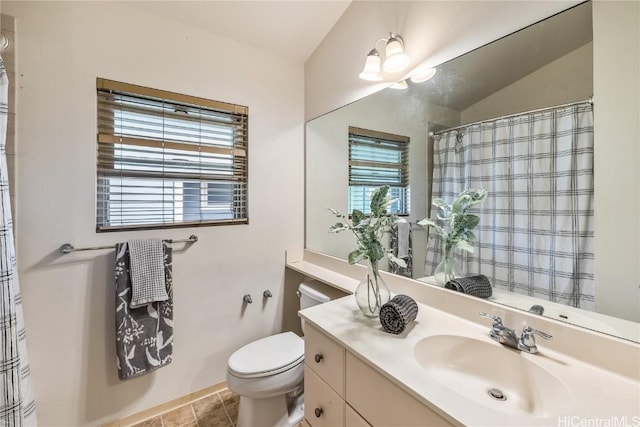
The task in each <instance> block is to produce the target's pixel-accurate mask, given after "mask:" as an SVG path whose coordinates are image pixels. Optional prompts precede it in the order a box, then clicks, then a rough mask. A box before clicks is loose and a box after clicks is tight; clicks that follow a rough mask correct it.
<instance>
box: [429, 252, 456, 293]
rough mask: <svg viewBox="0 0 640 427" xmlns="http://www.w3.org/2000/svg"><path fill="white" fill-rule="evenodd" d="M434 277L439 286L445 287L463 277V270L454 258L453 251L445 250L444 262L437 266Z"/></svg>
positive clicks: (441, 261)
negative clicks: (449, 282) (451, 281)
mask: <svg viewBox="0 0 640 427" xmlns="http://www.w3.org/2000/svg"><path fill="white" fill-rule="evenodd" d="M433 276H434V278H435V280H436V283H437V284H438V286H442V287H444V285H445V284H446V283H447V282H448V281H449V280H452V279H455V278H456V277H462V268H460V265H459V264H458V262H457V261H456V259H455V258H454V257H453V249H445V251H444V256H443V257H442V260H440V262H439V263H438V265H436V268H435V270H433Z"/></svg>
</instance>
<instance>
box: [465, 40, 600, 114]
mask: <svg viewBox="0 0 640 427" xmlns="http://www.w3.org/2000/svg"><path fill="white" fill-rule="evenodd" d="M575 70H579V72H575ZM592 95H593V43H587V44H585V45H584V46H581V47H579V48H578V49H576V50H574V51H573V52H570V53H568V54H566V55H565V56H563V57H561V58H559V59H557V60H555V61H553V62H551V63H549V64H547V65H545V66H544V67H542V68H540V69H538V70H536V71H534V72H533V73H531V74H529V75H527V76H525V77H523V78H521V79H520V80H518V81H516V82H514V83H512V84H510V85H509V86H507V87H505V88H504V89H502V90H500V91H498V92H496V93H494V94H492V95H491V96H488V97H486V98H485V99H483V100H482V101H479V102H477V103H475V104H474V105H472V106H471V107H469V108H467V109H466V110H464V111H462V112H461V113H460V114H461V117H462V120H461V123H473V122H477V121H480V120H486V119H492V118H495V117H500V116H504V115H506V114H513V113H517V112H519V111H529V110H535V109H537V108H545V107H549V106H552V105H560V104H566V103H569V102H575V101H584V100H586V99H587V98H588V97H590V96H592Z"/></svg>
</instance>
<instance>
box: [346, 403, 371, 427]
mask: <svg viewBox="0 0 640 427" xmlns="http://www.w3.org/2000/svg"><path fill="white" fill-rule="evenodd" d="M344 426H345V427H371V424H369V423H368V422H367V421H366V420H365V419H364V418H362V417H361V416H360V414H358V413H357V412H356V411H354V410H353V408H352V407H351V406H349V405H344Z"/></svg>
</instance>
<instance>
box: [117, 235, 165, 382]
mask: <svg viewBox="0 0 640 427" xmlns="http://www.w3.org/2000/svg"><path fill="white" fill-rule="evenodd" d="M163 252H164V263H163V268H164V278H165V283H166V286H165V288H166V292H167V296H168V299H167V300H166V301H158V302H153V303H150V304H147V305H144V306H142V307H139V308H131V305H130V303H131V296H132V289H131V270H130V265H131V264H130V259H129V247H128V245H127V243H118V244H117V245H116V266H115V282H116V355H117V362H118V376H119V377H120V379H121V380H125V379H128V378H132V377H136V376H139V375H143V374H146V373H148V372H151V371H153V370H155V369H158V368H160V367H162V366H165V365H168V364H169V363H171V358H172V355H173V276H172V267H171V256H172V250H171V244H170V243H166V242H165V243H164V244H163Z"/></svg>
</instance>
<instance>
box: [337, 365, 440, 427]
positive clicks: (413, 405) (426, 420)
mask: <svg viewBox="0 0 640 427" xmlns="http://www.w3.org/2000/svg"><path fill="white" fill-rule="evenodd" d="M346 372H347V379H346V401H347V403H348V404H349V405H351V406H352V407H353V409H355V410H356V411H358V413H359V414H360V415H362V416H363V417H364V418H365V419H366V420H367V421H368V422H369V423H370V424H371V425H372V426H385V427H392V426H397V427H400V426H401V427H410V426H416V427H417V426H420V427H423V426H450V425H451V424H450V423H448V422H447V421H446V420H444V419H443V418H442V417H441V416H439V415H438V414H436V413H435V412H433V411H432V410H431V409H429V408H428V407H427V406H426V405H424V404H423V403H422V402H419V401H418V400H417V399H415V398H414V397H413V396H411V395H410V394H409V393H407V392H406V391H404V390H402V389H401V388H400V387H398V386H397V385H395V384H393V383H392V382H391V381H389V380H388V379H387V378H385V377H384V376H382V374H380V373H378V372H377V371H376V370H374V369H373V368H371V367H370V366H369V365H367V364H365V363H364V362H362V361H360V360H359V359H357V358H356V357H355V356H353V355H352V354H351V353H348V352H347V355H346Z"/></svg>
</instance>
